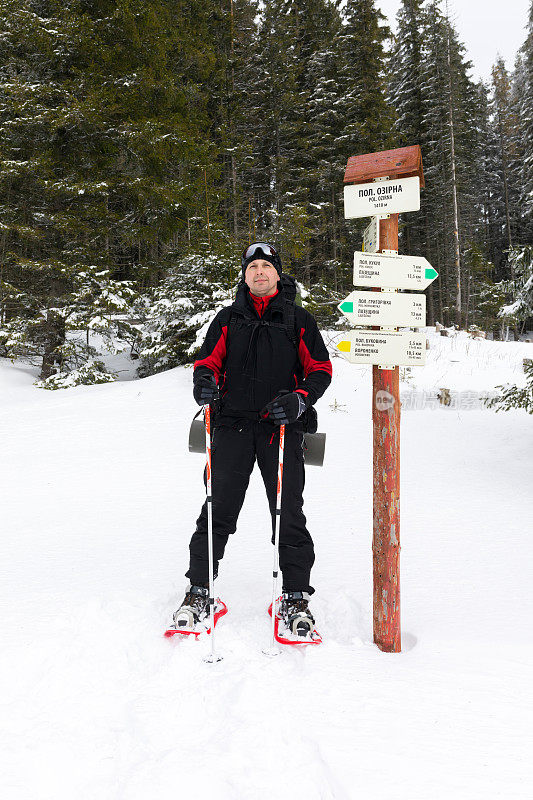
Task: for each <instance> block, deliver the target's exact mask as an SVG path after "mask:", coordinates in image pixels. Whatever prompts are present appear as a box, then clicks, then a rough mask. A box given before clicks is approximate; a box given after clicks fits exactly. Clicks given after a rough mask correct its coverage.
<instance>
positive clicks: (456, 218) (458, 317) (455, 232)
mask: <svg viewBox="0 0 533 800" xmlns="http://www.w3.org/2000/svg"><path fill="white" fill-rule="evenodd" d="M446 24H447V26H448V28H447V29H448V90H449V93H450V98H449V100H450V105H449V116H450V157H451V167H452V194H453V238H454V244H455V292H456V294H455V321H456V323H457V325H459V327H461V322H462V319H461V318H462V310H461V248H460V243H459V210H458V207H457V179H456V176H455V136H454V123H453V94H452V63H451V54H450V50H451V45H450V20H449V18H448V3H446Z"/></svg>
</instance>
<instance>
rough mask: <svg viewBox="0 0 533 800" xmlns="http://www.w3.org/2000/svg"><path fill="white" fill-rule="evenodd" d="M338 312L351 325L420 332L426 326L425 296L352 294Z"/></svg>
mask: <svg viewBox="0 0 533 800" xmlns="http://www.w3.org/2000/svg"><path fill="white" fill-rule="evenodd" d="M337 308H338V309H339V311H342V313H343V314H344V315H345V316H346V317H348V319H349V320H350V322H351V323H352V325H382V326H385V327H387V326H390V327H394V328H396V327H398V326H405V327H413V328H420V327H422V326H423V325H425V324H426V296H425V295H424V294H397V293H396V292H352V293H351V294H349V295H348V297H346V298H345V299H344V300H343V301H342V303H340V304H339V305H338V306H337Z"/></svg>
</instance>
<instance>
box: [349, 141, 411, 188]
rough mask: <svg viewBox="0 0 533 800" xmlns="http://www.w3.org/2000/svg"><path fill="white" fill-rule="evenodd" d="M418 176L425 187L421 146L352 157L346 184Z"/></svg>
mask: <svg viewBox="0 0 533 800" xmlns="http://www.w3.org/2000/svg"><path fill="white" fill-rule="evenodd" d="M414 175H418V177H419V178H420V186H424V185H425V184H424V171H423V169H422V151H421V150H420V145H418V144H415V145H413V146H411V147H399V148H397V149H396V150H382V151H381V152H380V153H365V155H362V156H351V157H350V158H349V159H348V166H347V167H346V172H345V173H344V183H365V181H371V180H372V179H373V178H382V177H384V176H388V177H390V178H411V177H413V176H414Z"/></svg>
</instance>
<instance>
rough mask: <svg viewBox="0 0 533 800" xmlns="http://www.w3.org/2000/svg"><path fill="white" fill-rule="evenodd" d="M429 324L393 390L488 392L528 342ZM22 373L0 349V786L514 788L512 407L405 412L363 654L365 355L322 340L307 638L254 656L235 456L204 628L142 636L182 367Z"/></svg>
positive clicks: (267, 570)
mask: <svg viewBox="0 0 533 800" xmlns="http://www.w3.org/2000/svg"><path fill="white" fill-rule="evenodd" d="M331 337H333V334H330V338H331ZM429 338H430V343H431V349H430V350H429V353H428V366H427V367H426V368H424V369H414V368H413V370H411V372H410V373H407V372H405V373H404V378H406V379H407V380H405V381H404V382H403V384H402V394H403V395H405V394H406V393H407V394H408V393H409V392H413V391H414V392H418V393H422V392H427V393H428V396H429V394H431V393H433V392H435V391H437V390H438V389H439V387H443V386H445V387H448V388H450V389H451V390H454V391H457V392H467V391H472V392H476V393H481V392H484V391H490V390H493V389H494V386H495V385H497V384H499V383H504V382H506V381H511V382H516V381H518V380H521V379H522V377H521V363H522V358H524V357H526V356H527V355H529V354H530V353H531V352H533V349H532V348H533V345H531V344H527V343H511V342H509V343H504V342H501V343H500V342H486V341H475V342H474V341H473V340H471V339H469V338H468V337H466V335H464V334H460V335H459V336H457V337H455V338H454V339H447V338H444V337H440V336H437V335H436V334H435V333H434V332H433V331H429ZM129 377H131V376H130V375H129ZM35 378H36V370H35V369H34V368H32V367H27V366H24V365H20V364H11V363H10V362H9V361H7V360H5V359H0V398H1V402H2V409H3V415H2V418H1V422H0V425H1V433H0V435H1V441H2V459H1V466H0V485H1V486H2V497H3V502H2V512H3V513H2V521H3V543H4V544H3V548H4V550H3V565H4V575H3V580H2V589H1V592H2V595H1V597H2V622H3V634H4V635H3V646H2V649H1V656H0V670H1V672H0V675H1V679H2V685H3V687H4V692H3V699H2V709H1V713H2V719H3V722H4V725H3V729H2V733H1V734H0V752H1V754H2V755H1V756H0V769H1V771H2V775H3V796H5V797H9V798H10V800H28V799H29V798H39V800H48V798H50V800H51V799H52V798H53V799H54V800H63V798H65V800H66V798H68V799H69V800H70V799H71V798H72V797H76V798H78V800H94V799H95V798H99V799H100V798H102V800H103V798H113V800H115V799H116V800H118V799H120V800H146V798H157V800H167V798H168V800H170V798H172V799H173V800H174V798H176V797H187V796H193V794H194V796H198V797H202V796H210V797H213V798H215V800H235V799H236V798H238V799H240V798H243V800H263V798H265V800H266V798H269V800H270V798H273V797H275V798H281V799H282V800H285V798H287V799H288V798H291V800H304V798H305V800H329V799H330V798H334V800H352V799H353V800H355V798H364V799H365V800H373V799H374V798H376V800H377V799H378V798H380V800H381V798H387V797H394V798H397V799H398V800H403V799H404V798H405V800H428V798H430V799H431V800H450V798H460V800H474V798H475V799H476V800H477V798H479V799H480V800H481V798H483V800H487V798H500V797H501V798H505V800H510V799H513V800H514V798H529V797H530V796H531V788H530V787H531V781H532V779H533V771H532V768H531V752H530V751H531V747H530V731H531V713H532V702H531V701H532V690H531V680H530V679H531V670H532V666H533V663H532V662H533V658H532V655H533V652H532V649H533V648H532V641H531V617H532V611H533V609H532V600H531V597H532V593H531V588H530V587H531V557H532V554H533V543H532V540H531V518H532V511H533V502H532V491H531V452H532V443H533V430H532V424H531V423H532V420H531V417H530V416H529V415H527V414H526V413H524V412H522V411H513V412H508V413H504V414H495V413H494V412H492V411H489V410H487V409H482V408H474V409H473V410H468V413H466V412H465V410H464V409H463V408H461V407H456V408H449V407H448V408H446V407H444V406H441V405H440V404H439V403H437V404H427V405H426V406H424V407H418V408H416V409H409V408H408V409H407V410H404V412H403V414H402V523H401V541H402V564H401V569H402V572H401V584H402V639H403V652H402V653H401V654H385V653H381V652H380V651H379V650H378V649H377V648H376V647H375V646H374V645H373V643H372V551H371V539H372V497H371V485H372V475H371V460H372V459H371V447H372V442H371V439H372V434H371V417H370V396H371V394H370V371H369V368H367V367H355V366H353V365H350V364H348V363H347V362H345V361H343V360H342V359H341V358H335V360H334V381H333V384H332V386H331V387H330V389H329V390H328V392H327V393H326V395H325V396H324V397H323V398H322V399H321V400H320V401H319V404H318V411H319V419H320V429H321V430H324V431H326V432H327V436H328V440H327V446H326V461H325V465H324V467H323V468H321V469H319V468H316V467H309V468H308V470H307V475H306V503H305V511H306V514H307V518H308V523H309V527H310V530H311V532H312V534H313V536H314V539H315V544H316V551H317V561H316V565H315V568H314V571H313V584H314V586H315V587H316V589H317V591H316V594H315V595H314V596H313V602H312V609H313V611H314V613H315V616H316V618H317V623H318V628H319V630H320V632H321V634H322V636H323V638H324V644H323V645H321V646H320V647H313V648H308V649H307V650H306V651H305V652H301V651H299V652H295V651H293V650H286V651H284V652H283V654H282V655H281V656H279V657H278V658H272V659H269V658H266V657H265V656H264V655H263V653H262V648H263V647H265V646H268V644H269V634H270V624H269V618H268V616H267V614H266V607H267V605H268V602H269V596H270V591H271V587H270V581H271V577H270V575H271V563H272V553H271V546H270V544H269V519H268V514H267V504H266V499H265V496H264V490H263V487H262V484H261V482H260V479H259V476H258V473H257V471H255V472H254V474H253V476H252V480H251V483H250V489H249V492H248V495H247V499H246V502H245V505H244V508H243V511H242V514H241V518H240V521H239V529H238V531H237V533H236V534H235V536H234V537H233V539H232V540H231V541H230V543H229V545H228V551H227V554H226V558H225V559H224V561H223V562H222V566H221V576H220V578H219V579H218V581H217V593H219V594H220V596H221V597H223V599H224V600H225V601H226V603H227V604H228V607H229V613H228V614H227V615H226V616H225V617H224V618H222V619H221V621H220V623H219V625H218V626H217V629H216V631H217V649H218V651H219V652H220V653H221V654H222V655H223V657H224V658H223V660H222V661H221V662H219V663H218V664H214V665H212V664H206V663H204V661H203V656H204V655H205V654H206V653H207V652H208V649H209V645H208V642H207V641H200V642H196V641H191V640H190V639H187V640H180V641H175V639H176V637H174V639H173V640H166V639H164V638H163V635H162V633H163V630H164V629H165V627H166V626H167V624H168V623H169V621H170V617H171V613H172V611H173V610H175V608H176V607H177V606H178V605H179V603H180V601H181V599H182V596H183V590H184V586H185V578H184V577H183V574H184V572H185V571H186V568H187V557H188V551H187V548H188V541H189V538H190V534H191V532H192V530H193V528H194V522H195V520H196V516H197V514H198V512H199V508H200V505H201V503H202V499H203V485H202V482H201V474H202V468H203V463H202V457H201V456H199V455H194V454H189V453H188V452H187V437H188V427H189V423H190V421H191V419H192V417H193V415H194V413H195V412H196V407H195V405H194V403H193V401H192V397H191V383H192V370H191V369H190V368H187V367H183V368H179V369H175V370H172V371H169V372H166V373H162V374H159V375H156V376H153V377H150V378H146V379H144V380H124V381H120V382H116V383H113V384H108V385H99V386H90V387H83V386H80V387H76V388H73V389H69V390H68V391H61V390H60V391H55V392H44V391H42V390H39V389H38V388H36V387H35V386H33V381H34V380H35ZM207 793H209V795H208V794H207Z"/></svg>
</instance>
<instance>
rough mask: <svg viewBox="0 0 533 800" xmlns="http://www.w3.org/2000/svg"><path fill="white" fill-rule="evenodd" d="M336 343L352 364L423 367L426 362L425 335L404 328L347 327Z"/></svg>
mask: <svg viewBox="0 0 533 800" xmlns="http://www.w3.org/2000/svg"><path fill="white" fill-rule="evenodd" d="M345 336H346V338H345V339H344V340H343V341H342V342H339V343H338V344H337V349H338V350H339V352H340V353H341V354H342V355H343V356H344V357H345V358H346V359H347V360H348V361H350V362H351V363H352V364H391V365H392V364H397V365H401V366H404V367H423V366H424V364H425V363H426V335H425V334H424V333H412V332H409V331H407V332H404V331H386V332H385V331H359V330H358V331H350V332H349V333H348V334H345Z"/></svg>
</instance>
